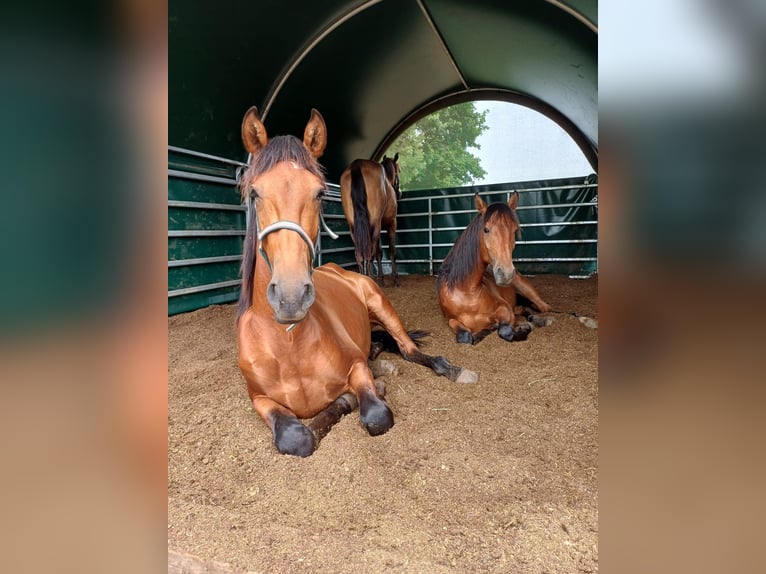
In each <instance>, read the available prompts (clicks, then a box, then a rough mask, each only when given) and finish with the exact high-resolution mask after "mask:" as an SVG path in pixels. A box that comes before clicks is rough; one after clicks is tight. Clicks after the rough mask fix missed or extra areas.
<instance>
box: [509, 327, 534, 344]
mask: <svg viewBox="0 0 766 574" xmlns="http://www.w3.org/2000/svg"><path fill="white" fill-rule="evenodd" d="M531 332H532V325H530V324H529V323H522V324H521V325H516V329H515V331H514V332H513V340H514V341H526V340H527V337H529V334H530V333H531Z"/></svg>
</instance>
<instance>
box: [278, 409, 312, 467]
mask: <svg viewBox="0 0 766 574" xmlns="http://www.w3.org/2000/svg"><path fill="white" fill-rule="evenodd" d="M274 446H276V447H277V450H278V451H279V452H281V453H282V454H292V455H293V456H300V457H302V458H305V457H307V456H310V455H311V454H312V453H313V452H314V450H316V447H317V440H316V436H314V433H313V432H311V430H310V429H308V428H307V427H306V426H305V425H304V424H302V423H301V422H300V421H299V420H298V419H288V418H280V419H279V420H278V421H277V424H276V425H275V428H274Z"/></svg>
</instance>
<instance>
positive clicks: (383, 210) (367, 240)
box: [340, 153, 402, 287]
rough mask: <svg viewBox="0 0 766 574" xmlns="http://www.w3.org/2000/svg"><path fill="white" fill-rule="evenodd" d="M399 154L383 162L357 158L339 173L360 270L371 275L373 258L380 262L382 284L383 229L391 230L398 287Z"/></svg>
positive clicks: (389, 246)
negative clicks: (381, 246) (381, 233)
mask: <svg viewBox="0 0 766 574" xmlns="http://www.w3.org/2000/svg"><path fill="white" fill-rule="evenodd" d="M398 161H399V154H398V153H397V154H396V155H395V156H394V157H393V158H390V157H387V156H383V161H381V162H380V163H378V162H375V161H371V160H368V159H355V160H354V161H352V162H351V165H349V166H348V167H347V168H346V169H345V170H344V171H343V173H342V174H341V176H340V199H341V203H342V204H343V213H345V215H346V221H348V227H349V229H350V230H351V239H352V240H353V241H354V255H355V256H356V263H357V265H358V266H359V273H362V274H363V275H369V276H372V260H373V258H374V259H375V260H376V261H377V262H378V281H379V282H380V284H381V285H383V266H382V265H381V260H382V259H383V251H382V249H381V248H380V232H381V230H382V229H385V230H386V231H387V232H388V253H389V256H390V257H391V277H392V278H393V280H394V285H395V286H397V287H398V286H399V274H398V273H397V272H396V209H397V202H398V201H399V199H401V195H402V194H401V192H400V191H399V164H398V163H397V162H398Z"/></svg>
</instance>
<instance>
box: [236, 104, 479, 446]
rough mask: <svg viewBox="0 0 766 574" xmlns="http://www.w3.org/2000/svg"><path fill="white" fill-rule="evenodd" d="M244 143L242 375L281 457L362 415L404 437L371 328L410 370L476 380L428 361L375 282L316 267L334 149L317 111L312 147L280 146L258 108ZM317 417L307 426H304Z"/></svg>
mask: <svg viewBox="0 0 766 574" xmlns="http://www.w3.org/2000/svg"><path fill="white" fill-rule="evenodd" d="M242 139H243V142H244V144H245V148H246V149H247V150H248V151H249V152H250V153H251V154H252V160H251V163H250V165H249V167H248V169H247V171H246V172H245V173H244V175H243V178H242V182H241V189H242V192H243V195H244V197H245V199H246V200H247V203H248V212H249V214H250V217H249V222H250V224H249V225H248V229H247V234H246V236H245V245H244V253H243V258H242V292H241V294H240V301H239V312H238V315H237V328H238V332H239V367H240V369H241V371H242V374H243V375H244V377H245V380H246V381H247V390H248V393H249V395H250V399H251V400H252V403H253V407H254V408H255V410H256V412H257V413H258V414H259V415H260V416H261V418H263V420H264V421H265V422H266V424H268V425H269V427H270V428H271V432H272V434H273V436H274V444H275V445H276V447H277V450H279V452H282V453H286V454H293V455H297V456H308V455H310V454H311V453H312V452H314V450H315V449H316V447H317V445H318V443H319V440H320V439H321V438H322V437H323V436H324V435H325V434H327V432H328V431H329V429H330V428H331V427H332V425H334V424H335V423H337V422H338V421H339V420H340V418H341V417H342V416H343V415H344V414H346V413H349V412H351V411H352V410H353V409H354V408H355V407H356V405H357V404H358V405H359V411H360V420H361V423H362V426H363V427H364V428H365V429H366V430H367V432H369V433H370V434H371V435H379V434H382V433H384V432H386V431H387V430H388V429H389V428H391V427H392V426H393V424H394V418H393V414H392V413H391V409H390V408H389V407H388V404H386V401H385V400H384V399H383V397H381V396H380V394H379V392H378V390H377V389H376V386H375V382H374V379H373V376H372V373H371V372H370V369H369V367H368V365H367V359H368V355H369V353H370V346H371V324H372V323H375V324H379V325H382V326H383V327H384V328H385V329H386V330H387V331H388V334H389V335H387V336H386V337H383V338H382V340H383V342H384V343H385V342H386V341H387V342H388V346H389V348H394V349H396V350H398V351H399V352H400V353H401V354H402V356H403V357H404V358H405V359H407V360H408V361H413V362H415V363H418V364H421V365H426V366H428V367H430V368H431V369H433V370H434V372H436V373H437V374H439V375H444V376H446V377H447V378H449V379H450V380H453V381H457V382H474V381H475V380H477V377H476V374H475V373H472V372H470V371H466V370H464V369H461V368H459V367H456V366H454V365H452V364H450V363H449V362H448V361H447V360H446V359H445V358H443V357H432V356H429V355H425V354H423V353H421V352H420V351H419V350H418V347H417V345H416V343H415V342H414V341H413V338H412V337H411V336H410V334H409V333H408V332H407V331H406V329H405V328H404V325H403V324H402V321H401V319H399V316H398V315H397V314H396V311H394V308H393V307H392V306H391V303H390V302H389V301H388V299H387V298H386V296H385V295H384V294H383V292H382V291H381V289H380V288H379V287H378V286H377V285H376V283H375V281H374V280H372V279H370V278H368V277H365V276H362V275H359V274H357V273H352V272H350V271H345V270H344V269H341V268H340V267H338V266H337V265H334V264H328V265H322V266H321V267H317V268H314V266H313V263H314V257H315V255H316V241H317V236H318V234H319V223H320V213H321V207H322V194H323V193H324V189H325V181H324V176H323V174H322V168H321V167H320V165H319V163H317V158H318V157H319V156H320V155H321V154H322V152H323V151H324V148H325V145H326V143H327V130H326V127H325V123H324V120H323V119H322V116H321V115H319V113H318V112H317V111H316V110H312V114H311V119H310V120H309V122H308V125H307V126H306V129H305V133H304V137H303V142H301V141H300V140H299V139H298V138H295V137H293V136H278V137H275V138H272V139H271V140H269V139H268V137H267V135H266V129H265V128H264V126H263V123H261V120H260V118H259V117H258V110H256V109H255V108H251V109H250V110H248V112H247V114H246V115H245V118H244V120H243V123H242ZM417 336H419V335H417ZM417 336H416V337H417ZM311 417H313V420H312V421H311V422H310V423H309V425H308V426H306V425H304V424H303V423H301V421H300V420H298V419H299V418H300V419H307V418H311Z"/></svg>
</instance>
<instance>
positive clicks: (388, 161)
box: [380, 152, 402, 201]
mask: <svg viewBox="0 0 766 574" xmlns="http://www.w3.org/2000/svg"><path fill="white" fill-rule="evenodd" d="M398 162H399V152H397V153H396V155H394V157H393V158H390V157H388V156H387V155H384V156H383V160H382V161H381V162H380V164H381V165H382V166H383V171H385V172H386V179H387V180H388V183H390V184H391V187H393V188H394V191H395V192H396V199H397V201H398V200H400V199H401V198H402V192H401V191H399V163H398Z"/></svg>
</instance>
